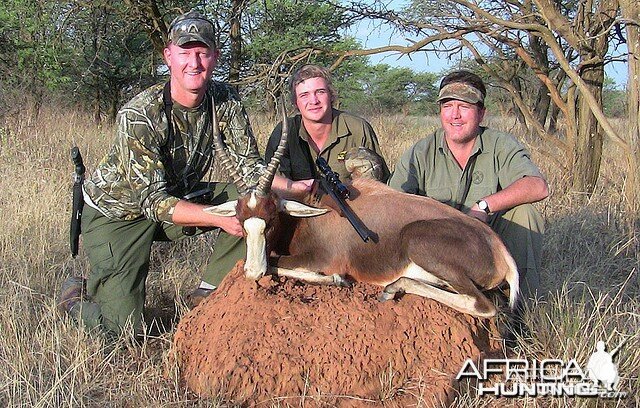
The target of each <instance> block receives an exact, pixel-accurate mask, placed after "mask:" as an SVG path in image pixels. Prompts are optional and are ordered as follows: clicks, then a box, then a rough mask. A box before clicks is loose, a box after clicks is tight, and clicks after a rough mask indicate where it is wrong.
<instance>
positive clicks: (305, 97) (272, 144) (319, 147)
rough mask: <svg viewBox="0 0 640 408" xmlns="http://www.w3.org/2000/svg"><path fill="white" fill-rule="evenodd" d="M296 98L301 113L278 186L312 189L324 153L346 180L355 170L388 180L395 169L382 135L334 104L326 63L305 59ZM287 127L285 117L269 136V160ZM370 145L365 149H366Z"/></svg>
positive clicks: (295, 81) (292, 125) (293, 122)
mask: <svg viewBox="0 0 640 408" xmlns="http://www.w3.org/2000/svg"><path fill="white" fill-rule="evenodd" d="M289 85H290V91H291V99H292V102H293V104H294V105H295V106H296V108H297V110H298V112H299V113H298V114H296V115H294V116H293V117H290V118H287V122H288V125H289V135H288V143H287V149H286V151H285V153H284V156H283V157H282V160H281V162H280V167H279V169H278V171H279V173H280V175H278V176H276V177H275V179H274V181H273V188H274V189H276V190H278V191H280V192H281V193H284V194H286V193H287V192H291V193H293V194H296V193H303V192H308V191H310V189H311V185H312V184H313V180H314V179H315V178H317V174H318V171H317V169H316V164H315V161H316V159H317V158H318V156H321V157H323V158H324V159H326V160H327V163H328V164H329V166H330V167H331V169H332V170H333V171H334V172H336V173H338V175H339V176H340V179H341V180H342V181H347V180H349V179H350V178H351V176H352V174H357V175H359V176H364V177H369V178H374V179H378V180H380V181H383V182H384V181H386V180H387V178H388V177H389V169H388V167H387V164H386V163H385V161H384V159H383V158H382V156H381V154H380V146H379V145H378V138H377V136H376V134H375V132H374V130H373V128H372V127H371V125H370V124H369V123H368V122H367V121H366V120H364V119H362V118H359V117H357V116H355V115H352V114H350V113H347V112H343V111H340V110H338V109H334V108H333V107H332V106H333V103H334V102H335V101H336V98H337V95H336V92H335V90H334V88H333V85H332V81H331V74H330V73H329V71H328V70H327V69H326V68H323V67H320V66H317V65H311V64H309V65H304V66H302V67H301V68H300V69H299V70H298V71H296V72H295V73H294V74H293V76H292V77H291V80H290V84H289ZM281 132H282V123H279V124H278V125H277V126H276V127H275V129H274V130H273V132H272V133H271V137H270V138H269V142H268V144H267V148H266V152H265V160H267V161H269V160H270V159H271V157H272V156H273V153H274V152H275V150H276V148H277V147H278V143H279V142H280V135H281ZM363 148H364V149H363Z"/></svg>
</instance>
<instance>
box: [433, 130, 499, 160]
mask: <svg viewBox="0 0 640 408" xmlns="http://www.w3.org/2000/svg"><path fill="white" fill-rule="evenodd" d="M486 129H487V128H486V127H484V126H480V132H479V133H478V137H476V141H475V143H474V144H473V150H472V151H471V156H475V155H476V154H480V153H482V151H483V149H484V136H483V135H484V131H485V130H486ZM436 141H437V143H438V151H439V152H440V153H442V154H450V153H451V150H449V146H448V145H447V142H446V141H445V139H444V129H442V128H440V129H438V131H437V132H436Z"/></svg>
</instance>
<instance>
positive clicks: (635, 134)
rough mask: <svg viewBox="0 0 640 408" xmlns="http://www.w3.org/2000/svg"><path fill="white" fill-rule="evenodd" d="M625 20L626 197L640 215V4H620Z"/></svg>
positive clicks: (622, 1) (627, 1)
mask: <svg viewBox="0 0 640 408" xmlns="http://www.w3.org/2000/svg"><path fill="white" fill-rule="evenodd" d="M620 9H621V11H622V17H623V19H625V20H626V21H635V22H636V24H629V23H628V24H627V25H626V32H627V47H628V49H629V63H628V64H629V65H628V66H629V78H628V79H627V103H628V106H629V114H628V117H629V125H628V129H629V133H628V143H629V147H630V148H631V149H630V150H631V152H632V153H631V154H629V159H628V165H629V171H628V173H627V174H628V175H627V183H626V185H625V196H626V198H627V203H628V206H629V210H630V213H631V214H637V212H638V211H640V174H638V172H640V27H639V26H638V25H637V22H638V21H640V5H639V4H638V1H637V0H620Z"/></svg>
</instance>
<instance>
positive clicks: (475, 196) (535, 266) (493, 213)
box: [388, 71, 549, 299]
mask: <svg viewBox="0 0 640 408" xmlns="http://www.w3.org/2000/svg"><path fill="white" fill-rule="evenodd" d="M485 95H486V89H485V86H484V83H483V82H482V79H481V78H480V77H478V76H477V75H475V74H473V73H471V72H468V71H456V72H453V73H451V74H449V75H447V76H446V77H445V78H444V79H443V80H442V82H441V84H440V92H439V96H438V103H439V104H440V122H441V124H442V128H441V129H439V130H437V131H436V132H435V133H434V134H432V135H430V136H428V137H426V138H424V139H421V140H419V141H418V142H417V143H416V144H414V145H413V146H412V147H410V148H409V149H408V150H407V151H406V152H404V154H403V155H402V157H401V159H400V161H399V162H398V163H397V164H396V167H395V170H394V172H393V174H392V175H391V178H390V179H389V182H388V183H389V185H390V186H391V187H393V188H395V189H397V190H400V191H405V192H407V193H412V194H419V195H424V196H429V197H431V198H434V199H436V200H438V201H440V202H443V203H445V204H448V205H450V206H452V207H455V208H457V209H459V210H460V211H463V212H465V213H467V214H469V215H470V216H472V217H475V218H477V219H479V220H481V221H483V222H486V223H488V224H489V225H490V226H491V228H492V229H493V230H494V231H495V232H496V233H497V234H498V235H500V237H501V238H502V240H503V241H504V242H505V244H506V246H507V248H508V249H509V251H510V252H511V254H512V256H513V258H514V259H515V261H516V263H517V265H518V270H519V272H520V289H521V291H522V295H523V297H524V299H528V298H532V297H535V296H538V295H541V294H542V293H541V292H540V276H539V267H540V251H541V247H542V235H543V233H544V222H543V220H542V217H541V216H540V214H539V213H538V211H537V210H536V209H535V208H534V207H533V206H532V205H531V203H534V202H536V201H540V200H542V199H544V198H546V197H547V196H548V195H549V190H548V186H547V182H546V181H545V179H544V177H543V176H542V174H541V173H540V170H538V168H537V167H536V166H535V165H534V164H533V162H532V161H531V157H530V154H529V152H528V151H527V150H526V149H525V148H524V146H522V145H521V144H520V143H519V142H518V141H517V140H516V139H515V138H514V137H513V136H512V135H509V134H507V133H502V132H499V131H496V130H493V129H488V128H486V127H483V126H480V123H481V122H482V120H483V118H484V114H485V107H484V98H485Z"/></svg>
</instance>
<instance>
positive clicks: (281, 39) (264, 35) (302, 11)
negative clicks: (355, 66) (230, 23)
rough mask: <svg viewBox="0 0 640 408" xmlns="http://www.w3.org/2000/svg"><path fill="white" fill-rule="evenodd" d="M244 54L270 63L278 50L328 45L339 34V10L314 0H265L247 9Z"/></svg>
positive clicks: (329, 45)
mask: <svg viewBox="0 0 640 408" xmlns="http://www.w3.org/2000/svg"><path fill="white" fill-rule="evenodd" d="M247 11H248V13H247V17H248V20H249V21H248V27H251V29H250V31H249V32H248V34H249V37H248V38H247V45H246V48H245V57H246V58H247V59H248V60H250V61H252V62H254V63H267V64H269V63H271V62H273V61H274V60H275V57H276V56H278V55H279V54H280V53H281V52H283V51H285V50H292V51H293V50H296V49H300V48H307V47H315V48H319V49H332V48H333V47H334V45H335V44H336V43H339V42H341V40H342V38H341V36H340V34H339V33H338V29H339V28H341V27H342V26H343V25H344V21H343V16H342V14H341V13H338V12H336V10H335V9H334V8H333V7H331V6H330V5H328V4H326V3H321V2H317V1H309V0H306V1H296V0H266V1H263V2H256V3H254V4H253V5H252V6H251V7H250V8H249V9H248V10H247Z"/></svg>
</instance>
